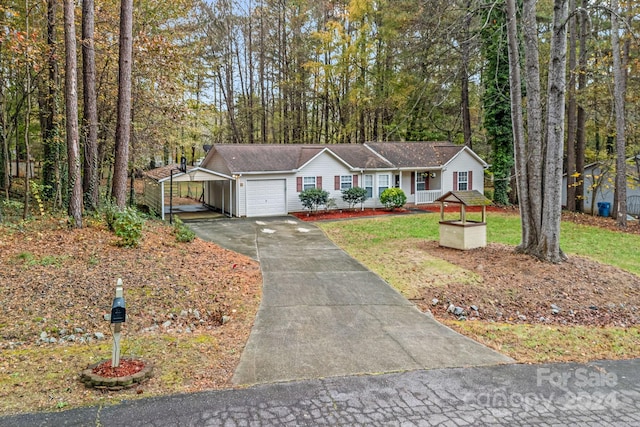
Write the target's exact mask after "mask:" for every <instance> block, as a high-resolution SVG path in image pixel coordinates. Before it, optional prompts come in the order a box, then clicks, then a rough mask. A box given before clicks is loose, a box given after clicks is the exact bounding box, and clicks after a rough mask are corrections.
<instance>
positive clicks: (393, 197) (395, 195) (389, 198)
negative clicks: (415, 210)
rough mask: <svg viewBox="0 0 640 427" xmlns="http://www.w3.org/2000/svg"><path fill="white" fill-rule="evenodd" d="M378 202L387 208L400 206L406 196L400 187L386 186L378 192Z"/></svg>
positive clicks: (405, 201) (405, 199) (404, 201)
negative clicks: (380, 192)
mask: <svg viewBox="0 0 640 427" xmlns="http://www.w3.org/2000/svg"><path fill="white" fill-rule="evenodd" d="M380 203H382V204H383V205H384V206H385V207H386V208H387V209H396V208H401V207H403V206H404V204H405V203H407V196H406V195H405V194H404V191H402V189H400V188H387V189H386V190H384V191H383V192H382V194H380Z"/></svg>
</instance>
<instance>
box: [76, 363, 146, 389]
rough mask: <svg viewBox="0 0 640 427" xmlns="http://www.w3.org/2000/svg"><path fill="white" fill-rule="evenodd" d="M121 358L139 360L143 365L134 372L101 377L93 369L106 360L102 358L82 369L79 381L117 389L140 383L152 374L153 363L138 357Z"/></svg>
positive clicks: (101, 387)
mask: <svg viewBox="0 0 640 427" xmlns="http://www.w3.org/2000/svg"><path fill="white" fill-rule="evenodd" d="M109 360H110V359H109ZM122 360H140V361H142V362H143V363H144V367H143V368H142V370H140V371H138V372H136V373H135V374H132V375H126V376H124V377H103V376H101V375H97V374H94V373H93V369H94V368H95V367H96V366H98V365H100V364H102V363H104V362H107V361H108V360H107V359H104V360H101V361H100V362H98V363H95V364H93V365H91V366H89V367H88V368H87V369H85V370H84V371H82V372H81V373H80V381H82V382H83V383H84V385H85V386H87V387H89V388H95V389H98V390H112V391H117V390H123V389H127V388H131V387H134V386H136V385H138V384H142V383H143V382H145V381H147V380H148V379H149V378H151V376H152V374H153V363H151V362H149V361H148V360H145V359H139V358H123V359H122Z"/></svg>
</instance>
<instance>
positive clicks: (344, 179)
mask: <svg viewBox="0 0 640 427" xmlns="http://www.w3.org/2000/svg"><path fill="white" fill-rule="evenodd" d="M351 187H353V176H351V175H341V176H340V190H348V189H350V188H351Z"/></svg>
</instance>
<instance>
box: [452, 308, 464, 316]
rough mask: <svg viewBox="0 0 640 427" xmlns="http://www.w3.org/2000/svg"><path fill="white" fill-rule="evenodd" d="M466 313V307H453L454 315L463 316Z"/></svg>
mask: <svg viewBox="0 0 640 427" xmlns="http://www.w3.org/2000/svg"><path fill="white" fill-rule="evenodd" d="M463 314H464V308H462V307H455V308H454V309H453V315H454V316H462V315H463Z"/></svg>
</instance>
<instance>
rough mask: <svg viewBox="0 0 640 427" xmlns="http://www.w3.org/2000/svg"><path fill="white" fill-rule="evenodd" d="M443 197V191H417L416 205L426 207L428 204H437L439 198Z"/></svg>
mask: <svg viewBox="0 0 640 427" xmlns="http://www.w3.org/2000/svg"><path fill="white" fill-rule="evenodd" d="M440 196H442V190H423V191H416V193H415V197H416V199H415V204H416V205H424V204H427V203H435V201H436V200H438V198H440Z"/></svg>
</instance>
